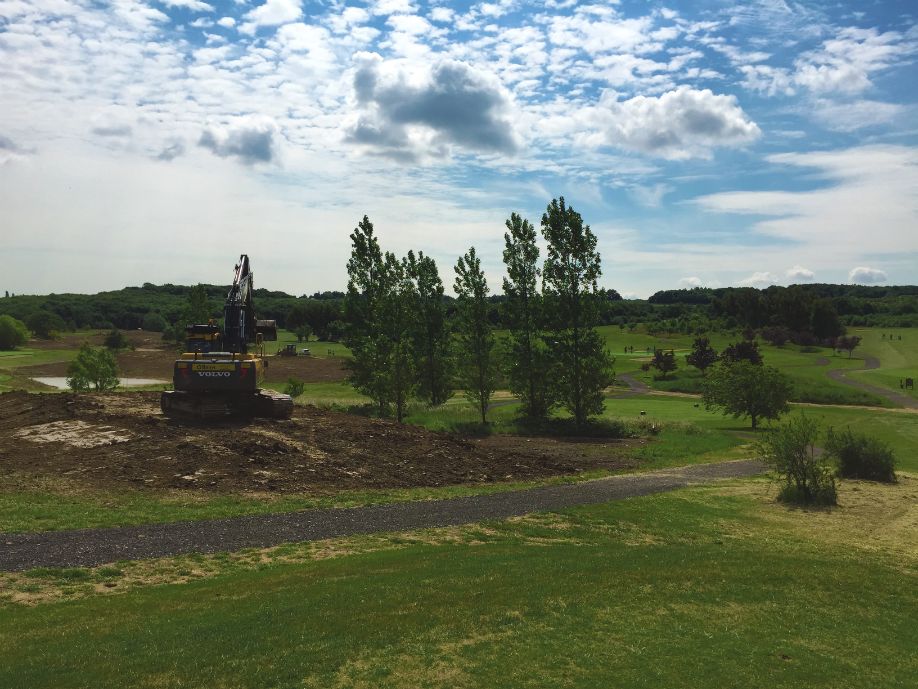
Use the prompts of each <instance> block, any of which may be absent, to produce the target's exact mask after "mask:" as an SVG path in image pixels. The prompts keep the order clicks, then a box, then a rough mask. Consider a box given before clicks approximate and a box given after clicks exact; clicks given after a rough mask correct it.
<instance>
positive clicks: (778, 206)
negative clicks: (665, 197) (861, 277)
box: [697, 146, 918, 260]
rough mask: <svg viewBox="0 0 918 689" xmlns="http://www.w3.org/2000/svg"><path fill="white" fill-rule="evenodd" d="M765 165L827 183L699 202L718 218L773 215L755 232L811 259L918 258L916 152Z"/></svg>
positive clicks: (828, 154) (850, 152)
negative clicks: (916, 254)
mask: <svg viewBox="0 0 918 689" xmlns="http://www.w3.org/2000/svg"><path fill="white" fill-rule="evenodd" d="M768 160H769V161H770V162H771V163H772V164H775V165H779V166H787V167H789V168H791V169H793V168H809V169H812V170H814V171H815V172H814V177H815V178H816V179H818V180H821V181H822V182H823V184H822V186H820V187H818V188H815V189H810V190H806V191H742V192H723V193H717V194H710V195H708V196H703V197H701V198H699V199H697V202H698V203H699V204H701V206H702V207H704V208H706V209H708V210H711V211H716V212H720V213H741V214H753V215H764V216H770V218H769V219H767V220H762V221H758V222H756V223H755V224H754V225H753V226H752V227H753V230H754V231H755V232H757V233H760V234H763V235H768V236H770V237H774V238H778V239H781V240H785V241H790V242H793V243H794V244H796V245H797V246H798V247H799V248H800V249H801V250H806V251H808V253H809V254H810V255H815V256H824V255H826V253H827V252H831V255H832V256H833V257H834V258H835V259H836V260H839V259H841V258H845V259H846V260H851V259H855V260H856V258H857V257H858V256H863V255H864V254H865V252H871V253H877V254H880V253H888V254H897V255H899V254H902V253H908V252H916V251H918V232H915V227H918V148H911V147H906V146H863V147H859V148H852V149H847V150H837V151H821V152H819V151H817V152H812V153H782V154H777V155H772V156H769V158H768ZM876 228H881V231H876Z"/></svg>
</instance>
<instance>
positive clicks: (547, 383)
mask: <svg viewBox="0 0 918 689" xmlns="http://www.w3.org/2000/svg"><path fill="white" fill-rule="evenodd" d="M506 225H507V232H505V233H504V264H505V265H506V266H507V277H505V278H504V294H505V295H506V297H507V300H506V302H505V307H504V314H505V319H506V324H507V327H508V328H509V330H510V334H509V337H508V338H507V340H506V357H505V361H506V374H507V380H508V383H509V386H510V392H512V393H513V394H514V395H516V396H517V397H519V399H520V401H521V402H522V404H521V406H520V411H521V413H522V415H523V416H524V417H526V418H527V419H529V420H530V421H536V420H541V419H544V418H546V417H547V416H548V413H549V411H550V410H551V407H552V404H553V395H552V392H553V389H552V376H551V369H550V361H549V357H548V349H547V347H546V346H545V342H544V338H543V337H542V335H543V332H542V315H543V314H542V311H543V309H542V295H541V294H540V293H539V291H538V286H537V282H538V278H539V276H540V275H541V271H540V270H539V267H538V260H539V247H538V246H537V245H536V229H535V227H533V225H532V224H531V223H530V222H529V221H528V220H526V219H524V218H522V217H520V216H519V215H517V214H516V213H511V214H510V218H509V219H508V220H507V222H506Z"/></svg>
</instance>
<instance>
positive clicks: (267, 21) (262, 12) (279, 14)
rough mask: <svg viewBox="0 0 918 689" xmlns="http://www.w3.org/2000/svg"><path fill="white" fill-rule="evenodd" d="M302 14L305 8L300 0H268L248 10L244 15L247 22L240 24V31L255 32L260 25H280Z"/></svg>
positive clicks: (292, 20)
mask: <svg viewBox="0 0 918 689" xmlns="http://www.w3.org/2000/svg"><path fill="white" fill-rule="evenodd" d="M302 16H303V8H302V6H301V5H300V2H299V0H267V2H265V4H264V5H259V6H258V7H255V8H253V9H251V10H249V11H248V12H246V14H245V16H244V17H243V19H245V23H243V24H241V25H240V26H239V31H241V32H242V33H245V34H253V33H255V30H256V29H257V28H258V27H259V26H279V25H281V24H287V23H289V22H295V21H296V20H297V19H299V18H300V17H302Z"/></svg>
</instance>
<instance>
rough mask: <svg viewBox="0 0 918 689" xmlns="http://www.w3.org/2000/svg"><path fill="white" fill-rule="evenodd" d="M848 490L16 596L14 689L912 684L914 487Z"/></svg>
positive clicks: (712, 492)
mask: <svg viewBox="0 0 918 689" xmlns="http://www.w3.org/2000/svg"><path fill="white" fill-rule="evenodd" d="M846 485H848V486H849V487H848V489H847V490H846V491H843V494H842V504H843V505H847V507H842V508H840V509H837V510H833V511H830V512H817V513H814V512H799V511H791V510H787V509H786V508H784V507H781V506H778V505H775V504H774V503H773V502H772V501H771V498H770V497H769V496H768V495H767V494H768V493H769V491H770V488H769V485H768V484H767V483H763V482H755V481H753V482H744V483H738V484H733V486H732V487H730V486H717V487H711V488H698V489H689V490H683V491H678V492H676V493H671V494H668V495H659V496H652V497H645V498H638V499H633V500H627V501H621V502H613V503H608V504H605V505H600V506H592V507H588V508H578V509H574V510H568V511H566V512H565V513H563V514H560V515H535V516H531V517H527V518H523V519H518V520H512V521H508V522H500V523H492V524H484V525H480V526H473V527H467V528H465V529H461V530H454V531H453V532H451V534H450V535H451V538H449V539H446V540H444V539H443V538H439V537H438V536H437V533H441V532H431V533H429V534H428V540H426V541H425V538H424V535H423V534H421V535H420V537H417V536H416V537H413V538H405V539H403V538H400V537H398V536H394V537H392V538H391V539H390V541H389V545H388V547H385V546H383V547H380V548H378V549H375V550H371V551H370V552H363V553H361V554H354V555H347V554H346V553H347V552H348V551H347V548H346V547H342V548H341V549H340V551H339V556H337V557H332V558H331V559H325V560H321V561H307V562H304V563H297V564H272V562H271V561H270V559H267V560H265V561H264V562H263V563H262V564H261V565H257V564H254V565H253V564H252V563H250V565H249V566H248V567H246V568H244V569H236V570H233V569H232V568H229V569H227V570H226V571H225V572H224V573H222V574H217V575H215V576H214V577H213V578H209V579H203V580H199V581H194V582H192V583H187V584H180V585H179V584H170V585H161V586H148V587H141V588H136V589H133V590H130V591H128V592H127V593H125V594H123V595H114V596H100V595H93V594H90V595H89V596H88V597H87V598H85V599H82V600H74V601H68V602H58V603H46V604H42V605H38V606H36V607H31V608H25V607H21V606H15V605H11V604H6V606H5V607H3V608H0V686H28V687H31V688H33V689H38V688H41V687H56V688H65V687H78V686H79V687H83V686H93V687H97V688H99V689H103V688H105V687H122V686H134V687H239V686H246V687H412V688H414V687H435V686H451V687H498V686H513V687H540V688H541V687H603V688H604V687H609V686H615V687H646V686H679V687H712V686H718V687H720V686H723V687H726V686H730V687H761V686H769V687H800V686H807V687H833V688H840V687H858V688H860V687H868V686H870V687H884V688H894V687H912V686H914V678H915V677H916V676H918V656H916V655H915V653H914V649H915V648H916V647H918V627H916V626H915V624H914V620H915V619H916V617H918V593H916V591H918V586H916V584H918V574H916V569H915V565H916V562H918V549H916V547H915V546H916V544H915V540H914V529H913V528H912V527H910V526H909V525H908V524H903V523H902V518H903V515H904V514H906V515H907V514H909V510H913V509H914V488H915V486H914V481H913V483H912V485H909V486H908V487H907V488H906V487H905V486H898V487H895V486H894V487H876V486H869V485H867V484H860V485H852V484H846ZM855 488H856V489H857V490H855ZM257 561H258V558H257V557H256V558H255V560H254V562H257ZM80 571H81V570H77V571H74V572H70V573H69V574H68V576H69V577H70V578H71V579H74V580H75V579H79V578H80V576H78V574H79V572H80ZM118 571H119V570H118V569H117V568H108V574H107V576H108V577H109V580H110V581H114V582H115V584H114V586H115V587H116V588H117V585H118V584H117V581H118V574H117V572H118ZM36 576H37V577H39V578H40V577H47V576H48V575H47V573H37V574H36ZM192 578H193V577H192Z"/></svg>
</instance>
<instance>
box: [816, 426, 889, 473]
mask: <svg viewBox="0 0 918 689" xmlns="http://www.w3.org/2000/svg"><path fill="white" fill-rule="evenodd" d="M826 452H828V453H829V454H831V455H832V456H833V457H834V458H835V459H836V460H837V462H838V475H839V476H841V477H843V478H860V479H866V480H868V481H882V482H884V483H894V482H895V480H896V472H895V468H896V457H895V455H894V454H893V451H892V449H891V448H890V447H889V445H887V444H886V443H884V442H883V441H882V440H879V439H878V438H872V437H870V436H867V435H863V434H862V433H855V432H854V431H852V430H851V429H850V428H846V429H845V430H843V431H840V432H838V433H836V432H835V431H833V430H832V429H831V428H830V429H829V431H828V433H826Z"/></svg>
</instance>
